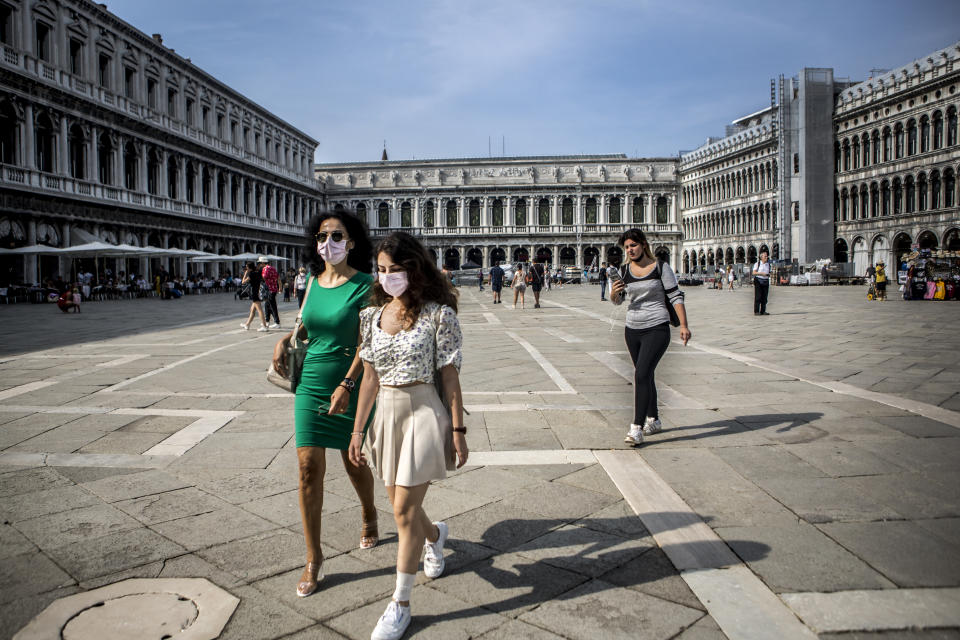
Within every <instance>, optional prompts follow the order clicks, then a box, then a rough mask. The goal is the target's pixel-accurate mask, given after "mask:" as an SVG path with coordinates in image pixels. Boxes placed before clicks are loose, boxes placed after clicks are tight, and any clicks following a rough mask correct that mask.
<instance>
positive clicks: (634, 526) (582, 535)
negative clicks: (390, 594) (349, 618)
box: [412, 512, 771, 628]
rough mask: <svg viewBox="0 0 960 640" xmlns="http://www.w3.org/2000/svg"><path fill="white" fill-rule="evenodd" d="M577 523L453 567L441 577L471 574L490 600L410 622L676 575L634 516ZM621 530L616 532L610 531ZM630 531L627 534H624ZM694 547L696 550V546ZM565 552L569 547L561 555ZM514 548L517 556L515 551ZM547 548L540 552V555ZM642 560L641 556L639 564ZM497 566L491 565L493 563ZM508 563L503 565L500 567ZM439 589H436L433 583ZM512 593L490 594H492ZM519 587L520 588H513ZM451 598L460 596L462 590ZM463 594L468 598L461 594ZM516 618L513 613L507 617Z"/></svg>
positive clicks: (520, 524)
mask: <svg viewBox="0 0 960 640" xmlns="http://www.w3.org/2000/svg"><path fill="white" fill-rule="evenodd" d="M657 515H658V516H659V517H661V518H663V519H668V520H669V521H670V522H674V523H676V526H678V527H681V526H686V524H693V523H694V522H697V523H699V522H703V520H702V519H701V518H700V517H699V516H697V515H696V514H690V513H684V512H670V513H660V514H657ZM575 524H576V525H577V526H571V527H562V528H560V529H555V530H553V531H551V532H549V533H547V534H545V535H543V536H540V537H539V538H536V539H534V540H532V541H530V542H528V543H526V544H524V545H520V546H519V547H517V548H516V549H515V550H510V551H506V552H502V553H499V554H495V555H492V556H489V557H486V558H483V559H481V560H477V561H474V562H472V563H469V564H467V565H465V566H463V567H460V568H458V569H456V570H454V571H451V572H450V573H449V574H445V577H447V575H449V576H456V575H458V574H475V575H476V576H478V577H479V578H481V579H482V580H483V581H484V582H486V583H487V584H488V585H489V587H490V588H492V590H493V591H492V593H493V598H492V599H490V600H489V601H487V602H484V603H483V604H482V605H480V604H478V605H476V606H473V607H468V608H464V609H460V610H459V611H452V612H449V613H444V614H442V615H433V616H430V615H417V616H414V619H413V624H412V627H413V626H416V627H417V628H421V627H427V626H429V625H431V624H434V623H436V622H440V621H449V620H451V619H463V618H470V617H474V616H483V615H487V614H489V613H490V611H494V612H498V613H503V612H507V611H516V610H525V609H529V608H532V607H534V606H536V605H537V604H540V603H544V602H547V601H550V600H566V599H569V598H576V597H580V596H581V595H583V594H582V593H581V592H582V590H581V589H579V588H578V587H580V586H581V585H584V584H585V583H588V582H591V581H594V582H593V585H591V588H590V590H591V592H593V593H596V592H597V591H603V590H606V589H612V588H620V587H627V588H629V587H635V586H638V585H641V584H644V583H651V582H657V581H660V580H663V579H666V578H670V577H679V574H678V572H677V570H676V569H675V568H674V567H673V565H672V564H671V563H670V562H669V561H668V560H667V559H666V557H665V556H664V555H663V554H662V552H661V551H660V549H659V547H657V546H656V544H655V543H654V542H653V540H652V539H649V538H648V534H647V532H646V530H645V529H643V528H642V526H640V523H639V519H638V518H636V517H622V518H585V519H583V520H579V521H577V522H576V523H575ZM532 525H534V526H535V522H531V521H529V520H505V521H503V522H498V523H497V524H495V525H493V526H492V527H490V528H489V529H487V531H486V532H485V533H484V534H483V540H482V542H481V543H482V544H490V541H491V540H495V539H499V538H501V537H502V536H503V535H509V534H510V533H509V532H510V531H513V530H516V529H530V528H533V526H532ZM617 531H620V532H624V533H621V534H620V535H617V534H614V533H613V532H617ZM630 531H633V532H634V533H633V534H632V535H625V533H626V532H630ZM641 538H648V540H647V543H648V546H647V548H645V549H638V547H637V546H636V544H630V543H633V542H635V541H636V540H638V539H641ZM728 542H729V544H730V548H735V549H737V551H738V554H737V555H739V557H740V559H741V560H743V561H754V560H759V559H762V558H765V557H766V556H767V555H768V553H769V552H770V550H771V549H770V547H769V546H767V545H766V544H763V543H760V542H755V541H742V540H738V541H728ZM713 544H715V543H712V544H711V543H706V542H704V543H698V542H692V543H686V544H684V545H680V546H682V547H684V548H685V550H686V551H689V552H690V553H691V554H693V555H696V556H698V557H704V556H709V555H710V549H711V548H713ZM695 547H703V548H702V549H698V548H695ZM564 549H569V550H570V551H569V552H566V553H565V552H564ZM514 551H516V552H519V553H520V554H523V555H515V554H514ZM545 551H546V552H547V553H544V552H545ZM505 555H510V557H511V558H512V559H518V560H524V562H514V563H513V564H509V565H507V564H505V563H503V562H502V561H500V562H498V559H501V558H503V556H505ZM455 556H456V553H454V554H453V555H452V556H451V557H448V558H447V562H448V563H451V562H453V563H456V557H455ZM648 559H649V561H647V560H648ZM498 565H499V566H498ZM507 567H509V568H507ZM438 587H440V588H441V590H442V586H441V585H438ZM489 591H490V590H489V589H488V588H486V587H480V588H478V589H477V590H476V591H475V595H474V596H473V597H474V599H476V598H477V597H478V596H479V597H481V598H482V597H483V594H487V593H489ZM501 591H503V592H512V593H514V594H515V595H510V596H509V597H505V598H502V599H497V593H498V592H501ZM517 591H519V592H520V593H516V592H517ZM453 595H457V596H458V597H460V598H461V599H462V598H463V597H464V594H460V593H457V594H453ZM468 597H469V596H468ZM514 615H516V614H514Z"/></svg>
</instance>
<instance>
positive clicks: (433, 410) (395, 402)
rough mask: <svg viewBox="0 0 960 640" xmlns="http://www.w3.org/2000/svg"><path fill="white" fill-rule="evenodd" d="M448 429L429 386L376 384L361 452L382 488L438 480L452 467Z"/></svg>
mask: <svg viewBox="0 0 960 640" xmlns="http://www.w3.org/2000/svg"><path fill="white" fill-rule="evenodd" d="M451 427H452V424H451V421H450V413H449V412H448V411H447V408H446V407H445V406H444V405H443V402H442V401H441V400H440V396H438V395H437V389H436V387H434V386H433V385H432V384H416V385H413V386H410V387H380V393H379V395H378V396H377V409H376V412H375V414H374V416H373V423H372V424H371V425H370V429H369V430H368V431H367V438H366V441H365V442H364V444H363V452H364V453H365V454H366V456H367V460H369V461H370V464H371V465H372V466H373V468H374V469H375V471H376V474H377V475H378V476H379V477H380V479H381V480H383V483H384V484H385V485H387V486H395V485H399V486H401V487H415V486H417V485H421V484H424V483H426V482H430V481H431V480H442V479H444V478H446V477H447V471H448V470H451V471H452V470H453V469H455V468H456V453H455V452H454V450H453V432H452V431H451Z"/></svg>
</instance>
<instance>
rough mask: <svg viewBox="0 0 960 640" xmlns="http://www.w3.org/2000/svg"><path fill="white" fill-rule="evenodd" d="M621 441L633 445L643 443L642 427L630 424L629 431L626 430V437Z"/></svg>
mask: <svg viewBox="0 0 960 640" xmlns="http://www.w3.org/2000/svg"><path fill="white" fill-rule="evenodd" d="M623 441H624V442H626V443H627V444H632V445H633V446H635V447H636V446H638V445H641V444H643V429H642V428H641V427H640V425H638V424H631V425H630V431H628V432H627V437H626V438H624V439H623Z"/></svg>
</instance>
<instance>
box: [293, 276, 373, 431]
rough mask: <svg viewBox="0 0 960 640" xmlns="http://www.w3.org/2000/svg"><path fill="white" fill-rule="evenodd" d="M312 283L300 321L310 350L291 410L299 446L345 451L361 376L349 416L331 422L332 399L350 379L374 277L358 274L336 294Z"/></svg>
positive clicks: (342, 416) (352, 399) (339, 417)
mask: <svg viewBox="0 0 960 640" xmlns="http://www.w3.org/2000/svg"><path fill="white" fill-rule="evenodd" d="M311 277H312V278H313V284H312V286H311V287H310V295H309V296H308V297H307V300H306V302H305V303H304V308H303V317H302V319H303V326H304V327H306V330H307V337H308V338H309V340H310V344H309V346H308V347H307V356H306V358H305V359H304V362H303V374H302V376H301V378H300V384H298V385H297V396H296V400H295V402H294V409H293V414H294V424H295V431H296V442H297V446H298V447H326V448H330V449H347V448H348V447H349V446H350V436H351V434H352V433H353V420H354V418H355V417H356V415H357V395H358V392H359V391H360V377H362V376H359V377H358V378H357V386H356V388H355V389H354V391H353V393H351V394H350V404H349V406H348V407H347V411H346V413H341V414H338V415H333V416H331V415H327V410H328V408H329V407H330V395H331V394H332V393H333V392H334V390H335V389H336V388H337V385H339V384H340V382H342V381H343V378H344V376H346V375H347V371H349V370H350V364H351V363H352V362H353V357H354V355H355V354H356V353H357V343H358V341H359V335H360V310H361V309H363V308H364V307H366V306H367V305H368V300H369V298H370V288H371V286H372V283H373V276H371V275H370V274H368V273H360V272H357V273H356V274H354V276H353V277H352V278H350V279H349V280H348V281H347V282H345V283H343V284H342V285H340V286H338V287H334V288H332V289H325V288H323V287H321V286H320V285H319V284H317V281H316V276H311ZM370 415H371V416H373V411H371V412H370ZM369 424H370V420H369V419H368V420H367V426H369ZM364 431H366V427H365V428H364Z"/></svg>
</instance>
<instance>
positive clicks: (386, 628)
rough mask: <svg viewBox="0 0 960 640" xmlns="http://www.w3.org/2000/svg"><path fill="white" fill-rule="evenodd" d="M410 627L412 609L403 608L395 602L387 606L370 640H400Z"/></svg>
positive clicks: (392, 601)
mask: <svg viewBox="0 0 960 640" xmlns="http://www.w3.org/2000/svg"><path fill="white" fill-rule="evenodd" d="M409 626H410V607H401V606H400V605H399V604H397V603H396V602H395V601H394V600H391V601H390V604H388V605H387V610H386V611H384V612H383V615H382V616H380V619H379V620H378V621H377V626H376V627H374V628H373V633H371V634H370V640H399V639H400V638H402V637H403V632H404V631H406V630H407V627H409Z"/></svg>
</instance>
